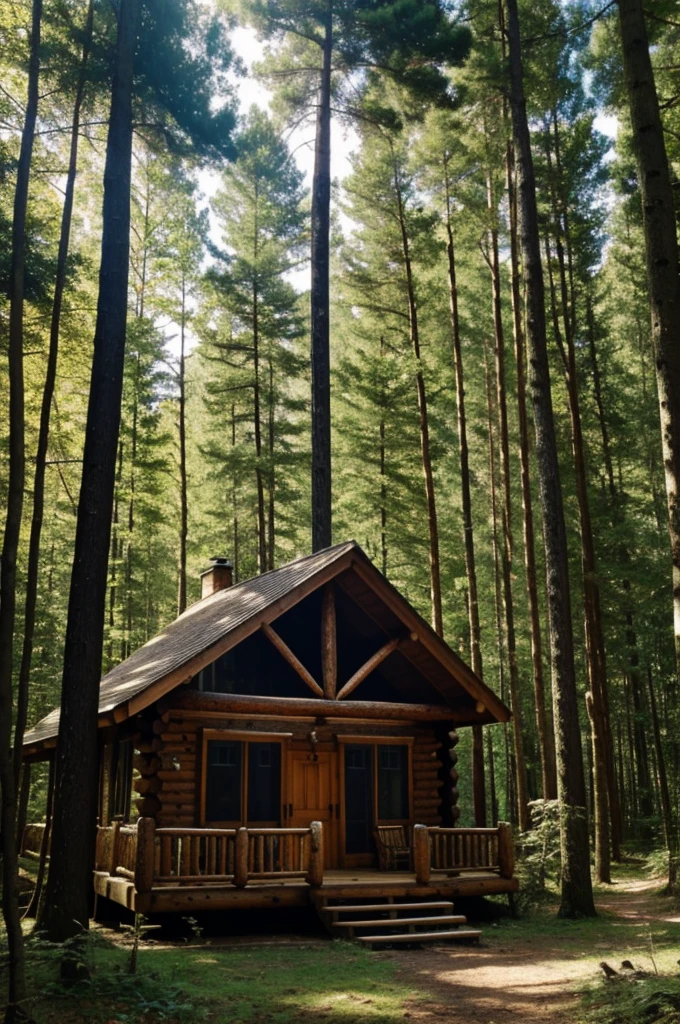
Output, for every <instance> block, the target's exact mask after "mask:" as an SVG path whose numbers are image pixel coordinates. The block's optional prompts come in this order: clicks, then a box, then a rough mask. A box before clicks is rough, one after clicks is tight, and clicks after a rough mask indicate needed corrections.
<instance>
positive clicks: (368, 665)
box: [338, 639, 400, 700]
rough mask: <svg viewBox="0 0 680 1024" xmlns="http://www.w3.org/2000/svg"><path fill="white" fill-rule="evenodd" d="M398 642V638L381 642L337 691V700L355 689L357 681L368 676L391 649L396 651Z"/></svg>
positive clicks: (361, 681) (388, 654) (387, 655)
mask: <svg viewBox="0 0 680 1024" xmlns="http://www.w3.org/2000/svg"><path fill="white" fill-rule="evenodd" d="M399 642H400V641H399V640H398V639H394V640H388V641H387V643H386V644H383V646H382V647H381V648H380V650H378V651H376V652H375V654H374V655H372V656H371V657H370V658H369V659H368V661H366V662H364V664H363V665H362V666H361V668H358V669H357V670H356V672H355V673H354V675H353V676H352V677H351V679H348V680H347V682H346V683H345V685H344V686H343V687H342V689H341V690H340V692H339V693H338V700H343V699H344V698H345V697H348V696H349V695H350V693H351V692H352V690H356V688H357V686H358V685H359V683H363V681H364V679H366V677H367V676H370V674H371V672H373V670H374V669H376V668H377V667H378V665H380V664H381V662H383V661H384V660H385V658H389V656H390V654H391V653H392V651H396V649H397V647H398V646H399Z"/></svg>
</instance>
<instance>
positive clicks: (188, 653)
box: [24, 541, 510, 753]
mask: <svg viewBox="0 0 680 1024" xmlns="http://www.w3.org/2000/svg"><path fill="white" fill-rule="evenodd" d="M348 569H354V570H355V571H357V572H358V575H359V576H360V578H361V581H363V584H364V585H368V587H369V588H370V589H371V590H373V591H377V592H378V596H379V597H382V598H383V600H387V602H388V604H389V605H390V606H391V609H392V611H393V612H395V613H396V615H397V616H398V618H399V619H401V621H402V622H404V623H405V624H406V625H407V626H408V627H409V628H410V629H416V630H417V632H418V639H419V641H422V642H423V644H424V645H425V647H426V648H427V651H428V652H429V653H430V655H432V656H434V658H435V659H436V661H438V662H439V663H440V666H441V667H442V668H444V669H445V670H447V672H448V673H449V674H450V675H451V676H453V677H454V678H455V681H456V682H457V683H458V684H459V686H462V688H463V689H464V690H466V691H467V693H469V694H470V695H471V696H472V697H473V698H475V699H476V700H478V701H481V702H482V703H483V704H484V706H485V711H484V712H483V713H481V714H477V715H475V716H474V720H475V721H478V722H480V723H484V722H497V721H507V720H508V719H509V718H510V712H509V710H508V708H506V706H505V705H504V704H503V703H502V702H501V701H500V700H499V699H498V698H497V697H496V695H495V694H494V693H493V691H492V690H490V689H489V687H487V686H486V685H485V684H484V683H483V682H482V681H481V680H480V679H479V677H478V676H476V675H475V674H474V672H472V669H470V668H469V667H468V666H467V665H466V664H465V662H463V661H462V659H461V658H459V657H458V655H457V654H455V652H454V651H453V650H452V649H451V648H450V647H449V646H448V645H447V644H446V643H445V642H444V641H443V640H442V639H441V638H440V637H438V636H437V635H436V634H435V633H434V631H433V630H432V628H431V627H430V626H429V625H428V624H427V622H425V620H424V619H423V618H422V617H421V616H420V615H419V614H418V613H417V612H416V611H415V609H414V608H412V607H411V605H410V604H409V603H408V602H407V601H406V599H405V598H404V597H403V596H402V595H401V594H400V593H399V592H398V591H397V590H396V588H394V587H393V586H392V584H390V583H389V582H388V581H387V580H386V579H385V577H384V576H383V575H382V574H381V573H380V572H379V571H378V569H376V567H375V566H374V565H373V563H372V562H371V561H370V559H369V558H368V557H367V556H366V554H365V553H364V552H363V550H362V549H361V547H360V546H359V545H358V544H357V543H356V541H347V542H345V543H342V544H336V545H334V546H333V547H330V548H325V549H324V550H323V551H318V552H315V553H314V554H311V555H306V556H304V557H302V558H297V559H295V561H293V562H289V563H288V564H287V565H284V566H282V567H281V568H280V569H273V570H271V571H270V572H267V573H263V574H262V575H261V576H255V577H253V578H252V579H249V580H244V581H243V582H241V583H237V584H235V585H234V586H232V587H229V588H227V589H225V590H219V591H217V592H216V593H214V594H211V595H210V596H209V597H206V598H203V599H202V600H200V601H197V602H196V603H195V604H193V605H191V607H190V608H188V609H187V610H186V611H185V612H183V613H182V615H180V616H179V617H178V618H176V619H175V620H174V621H173V622H171V623H170V624H169V625H168V626H166V628H165V629H164V630H163V631H162V632H160V633H159V634H158V635H157V636H155V637H153V639H151V640H149V641H148V642H147V643H146V644H144V645H143V646H142V647H140V648H138V649H137V650H136V651H135V652H134V653H133V654H131V655H130V657H129V658H127V659H126V660H125V661H123V662H121V663H120V664H119V665H116V667H115V668H113V669H112V670H111V671H110V672H108V673H107V674H106V675H105V676H104V677H103V679H102V681H101V683H100V688H99V715H100V725H106V724H113V723H115V722H120V721H124V720H125V719H126V718H128V717H130V716H131V715H133V714H136V713H137V712H138V711H141V710H143V709H144V708H145V707H147V706H148V705H149V704H151V703H153V701H155V700H158V699H159V698H160V697H161V696H163V694H165V693H167V692H168V691H169V690H171V689H173V688H174V687H176V686H178V685H179V684H180V683H183V682H186V681H188V680H189V679H190V678H191V677H192V676H194V675H196V673H197V672H199V671H200V670H201V669H202V668H203V667H204V666H205V665H207V664H210V662H212V661H213V660H214V659H215V658H216V657H218V656H219V655H220V654H222V653H224V651H226V650H229V649H230V648H232V647H234V646H236V644H238V643H240V642H241V641H242V640H244V639H245V638H246V637H247V636H249V635H250V634H251V633H254V632H255V631H256V630H258V629H259V628H260V626H261V625H262V623H263V622H267V623H269V622H273V621H274V620H275V619H276V618H278V616H279V615H281V614H283V613H284V612H285V611H287V610H288V609H289V608H291V607H293V606H294V605H295V604H297V603H298V602H299V601H301V600H302V599H303V598H304V597H306V596H307V595H308V594H309V593H311V592H312V591H314V590H316V589H317V588H318V587H320V586H322V585H323V584H324V583H326V582H328V581H329V580H331V579H333V578H335V577H337V576H338V575H340V574H342V573H343V572H344V571H345V570H348ZM416 646H417V647H421V644H420V643H419V644H417V645H416ZM435 685H436V683H435ZM438 688H439V689H440V690H441V692H442V693H443V696H444V697H445V698H446V699H447V700H448V699H450V696H451V695H450V694H447V693H446V692H445V689H446V688H442V687H441V686H439V687H438ZM58 729H59V708H56V709H55V710H54V711H52V712H50V714H49V715H47V716H46V717H45V718H43V719H42V720H41V721H40V722H38V724H37V725H36V726H35V727H34V728H33V729H31V730H30V731H29V732H27V733H26V736H25V738H24V752H25V753H31V752H33V751H34V750H35V749H36V748H38V747H40V746H44V745H52V743H53V742H55V741H56V736H57V732H58Z"/></svg>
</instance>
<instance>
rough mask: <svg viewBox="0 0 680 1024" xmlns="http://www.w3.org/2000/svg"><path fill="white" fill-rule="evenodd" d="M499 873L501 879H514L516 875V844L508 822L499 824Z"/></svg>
mask: <svg viewBox="0 0 680 1024" xmlns="http://www.w3.org/2000/svg"><path fill="white" fill-rule="evenodd" d="M498 871H499V874H500V876H501V878H512V876H513V875H514V873H515V844H514V842H513V838H512V825H509V824H508V822H507V821H501V822H499V824H498Z"/></svg>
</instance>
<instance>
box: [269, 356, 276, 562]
mask: <svg viewBox="0 0 680 1024" xmlns="http://www.w3.org/2000/svg"><path fill="white" fill-rule="evenodd" d="M267 374H268V379H269V398H268V403H269V409H268V413H267V431H268V445H269V470H268V473H267V489H268V495H267V498H268V501H267V568H268V569H273V568H274V565H275V564H276V528H275V522H276V518H275V492H276V476H275V469H274V444H275V440H276V434H275V429H274V427H275V421H274V411H275V410H274V362H273V360H272V355H271V351H270V352H269V357H268V360H267Z"/></svg>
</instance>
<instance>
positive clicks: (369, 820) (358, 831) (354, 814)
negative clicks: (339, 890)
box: [345, 743, 373, 853]
mask: <svg viewBox="0 0 680 1024" xmlns="http://www.w3.org/2000/svg"><path fill="white" fill-rule="evenodd" d="M372 831H373V747H372V746H369V745H368V744H365V745H364V744H361V745H359V744H349V743H348V744H347V746H346V747H345V848H346V852H347V853H370V852H371V850H372V849H373V842H372V835H371V833H372Z"/></svg>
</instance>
